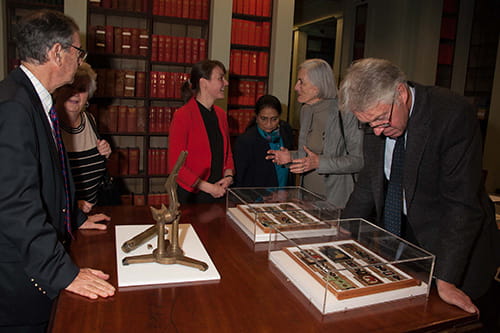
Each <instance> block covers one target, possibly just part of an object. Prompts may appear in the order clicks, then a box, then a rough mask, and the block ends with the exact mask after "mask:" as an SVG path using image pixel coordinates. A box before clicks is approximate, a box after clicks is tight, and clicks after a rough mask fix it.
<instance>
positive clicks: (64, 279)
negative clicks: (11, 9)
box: [0, 68, 86, 326]
mask: <svg viewBox="0 0 500 333" xmlns="http://www.w3.org/2000/svg"><path fill="white" fill-rule="evenodd" d="M0 156H1V158H2V161H3V163H2V166H1V168H0V182H1V186H0V295H1V296H0V326H2V325H33V324H37V323H41V322H44V321H47V320H48V319H49V315H50V311H51V302H52V300H53V299H54V298H55V297H56V296H57V295H58V293H59V291H60V290H61V289H64V288H65V287H67V286H68V285H69V283H70V282H71V281H73V279H74V278H75V277H76V275H77V274H78V271H79V268H78V267H77V266H76V265H75V264H74V263H73V262H72V260H71V258H70V257H69V255H68V253H67V252H66V250H65V247H64V245H63V244H67V243H68V241H69V237H68V234H67V232H66V229H65V225H64V212H63V210H64V209H65V191H64V179H63V176H62V172H61V166H60V161H59V156H58V151H57V148H56V145H55V143H54V139H53V137H52V131H51V127H50V124H49V121H48V119H47V116H46V114H45V113H44V110H43V107H42V104H41V102H40V99H39V97H38V95H37V94H36V91H35V89H34V87H33V85H32V84H31V82H30V81H29V79H28V77H27V76H26V75H25V73H24V72H23V71H22V70H21V69H19V68H18V69H15V70H14V71H12V73H10V75H9V76H8V77H7V78H6V79H5V80H3V81H2V82H0ZM68 170H69V166H68ZM71 178H72V177H71V174H70V175H69V179H70V196H71V198H70V200H72V201H71V202H74V203H75V201H74V185H73V182H72V180H71ZM73 212H75V213H74V214H73V220H74V221H75V228H76V227H78V226H79V225H81V223H83V221H85V219H86V217H85V215H83V213H82V212H81V211H80V210H79V209H77V208H76V203H75V204H74V208H73Z"/></svg>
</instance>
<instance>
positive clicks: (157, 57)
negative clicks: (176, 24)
mask: <svg viewBox="0 0 500 333" xmlns="http://www.w3.org/2000/svg"><path fill="white" fill-rule="evenodd" d="M206 57H207V41H206V39H203V38H192V37H175V36H164V35H152V36H151V61H166V62H180V63H187V64H194V63H197V62H198V61H200V60H203V59H205V58H206Z"/></svg>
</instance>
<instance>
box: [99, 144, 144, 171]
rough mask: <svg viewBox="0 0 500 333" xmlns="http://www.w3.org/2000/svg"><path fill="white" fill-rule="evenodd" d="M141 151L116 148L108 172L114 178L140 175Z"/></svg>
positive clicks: (135, 148)
mask: <svg viewBox="0 0 500 333" xmlns="http://www.w3.org/2000/svg"><path fill="white" fill-rule="evenodd" d="M139 161H140V149H139V148H138V147H133V148H116V149H115V150H114V151H113V153H111V155H110V157H109V159H108V165H107V168H108V172H109V174H110V175H112V176H118V175H119V176H128V175H138V174H139Z"/></svg>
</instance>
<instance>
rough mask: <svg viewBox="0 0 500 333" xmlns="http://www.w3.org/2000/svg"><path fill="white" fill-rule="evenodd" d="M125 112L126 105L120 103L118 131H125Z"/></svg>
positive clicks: (126, 109)
mask: <svg viewBox="0 0 500 333" xmlns="http://www.w3.org/2000/svg"><path fill="white" fill-rule="evenodd" d="M127 113H128V106H126V105H120V106H119V107H118V128H117V130H118V133H127Z"/></svg>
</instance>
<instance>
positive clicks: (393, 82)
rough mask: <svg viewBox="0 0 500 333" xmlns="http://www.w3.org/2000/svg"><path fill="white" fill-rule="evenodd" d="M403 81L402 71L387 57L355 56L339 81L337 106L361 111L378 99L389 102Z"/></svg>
mask: <svg viewBox="0 0 500 333" xmlns="http://www.w3.org/2000/svg"><path fill="white" fill-rule="evenodd" d="M405 82H406V75H405V73H403V71H402V70H401V69H400V68H399V67H398V66H396V65H394V64H393V63H391V62H390V61H388V60H385V59H375V58H365V59H361V60H358V61H356V62H355V63H353V64H352V65H351V66H350V67H349V68H348V69H347V75H346V76H345V78H344V80H342V82H341V83H340V89H339V108H340V109H341V110H349V111H355V112H363V111H365V110H367V109H370V108H373V107H375V106H376V105H377V104H379V103H385V104H391V103H392V102H393V100H394V96H395V94H396V91H397V87H398V86H399V84H400V83H405Z"/></svg>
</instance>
